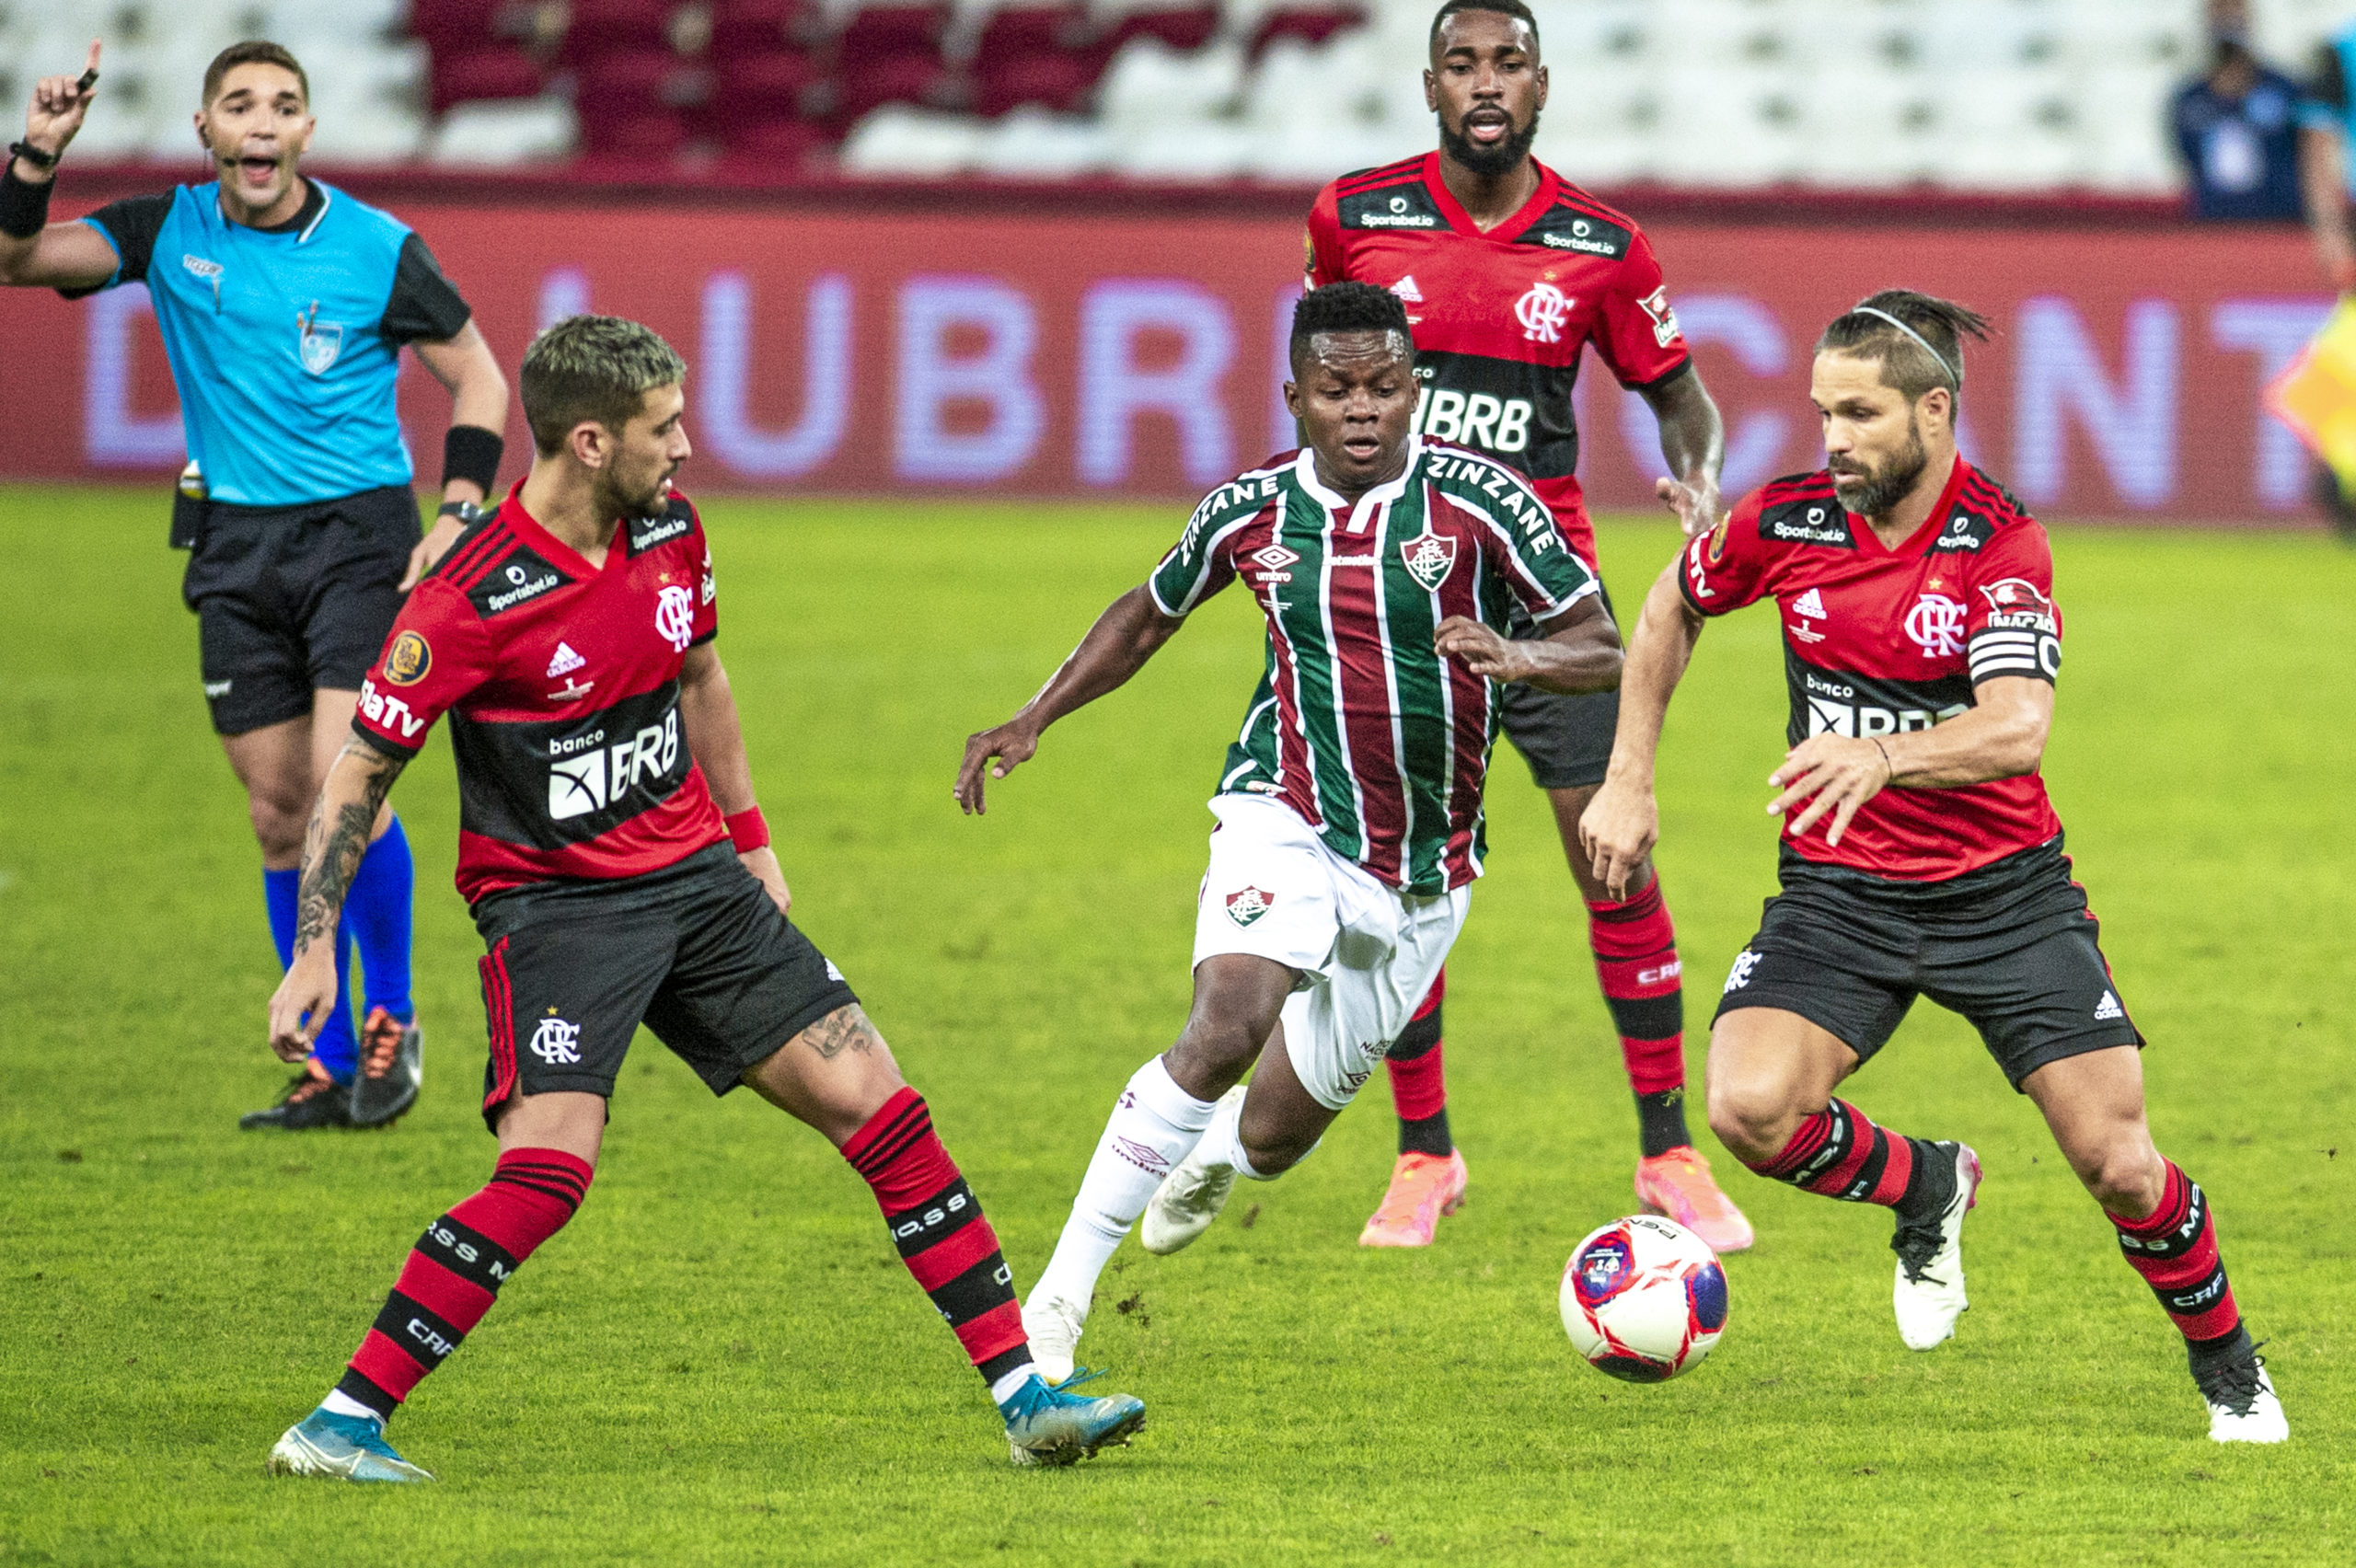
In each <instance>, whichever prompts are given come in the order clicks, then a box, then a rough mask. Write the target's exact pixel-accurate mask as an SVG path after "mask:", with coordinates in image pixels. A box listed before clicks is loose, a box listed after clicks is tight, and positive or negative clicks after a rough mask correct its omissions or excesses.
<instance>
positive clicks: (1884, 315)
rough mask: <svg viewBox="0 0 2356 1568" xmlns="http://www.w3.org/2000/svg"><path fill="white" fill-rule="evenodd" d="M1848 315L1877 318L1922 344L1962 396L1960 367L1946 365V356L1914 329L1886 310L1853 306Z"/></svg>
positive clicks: (1949, 382)
mask: <svg viewBox="0 0 2356 1568" xmlns="http://www.w3.org/2000/svg"><path fill="white" fill-rule="evenodd" d="M1849 314H1850V315H1852V316H1872V317H1878V318H1880V319H1881V320H1884V321H1887V322H1888V323H1889V324H1890V325H1891V326H1892V327H1895V328H1897V329H1899V330H1900V331H1901V332H1903V333H1905V334H1906V335H1907V336H1908V337H1910V338H1911V339H1913V340H1915V341H1916V342H1918V343H1920V344H1922V345H1923V352H1924V353H1926V354H1928V355H1930V356H1931V361H1932V363H1934V364H1936V365H1937V366H1938V367H1939V368H1940V369H1941V370H1944V371H1946V373H1947V381H1948V384H1949V385H1951V386H1953V387H1954V388H1955V390H1956V394H1957V396H1958V397H1960V396H1961V395H1962V393H1963V370H1962V367H1961V366H1959V365H1952V364H1949V363H1947V357H1946V355H1945V354H1943V353H1941V352H1939V351H1938V350H1936V349H1934V348H1933V347H1931V340H1930V339H1928V338H1925V337H1924V336H1923V334H1922V333H1920V332H1917V331H1916V330H1914V329H1913V328H1911V327H1909V326H1908V325H1906V323H1905V322H1903V321H1900V319H1899V318H1898V317H1895V316H1892V315H1891V314H1890V313H1889V312H1888V311H1887V310H1876V309H1875V308H1874V307H1873V306H1870V305H1860V306H1852V307H1851V308H1850V311H1849ZM1957 357H1958V358H1961V357H1962V356H1961V355H1958V356H1957Z"/></svg>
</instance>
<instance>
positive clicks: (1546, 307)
mask: <svg viewBox="0 0 2356 1568" xmlns="http://www.w3.org/2000/svg"><path fill="white" fill-rule="evenodd" d="M1570 313H1571V296H1570V295H1568V294H1565V293H1564V292H1563V291H1562V290H1560V289H1558V288H1556V287H1555V286H1554V285H1553V284H1552V283H1532V284H1530V292H1529V293H1528V294H1524V295H1522V296H1521V298H1519V300H1516V301H1515V302H1514V307H1513V314H1514V318H1515V319H1516V320H1518V321H1519V322H1520V323H1521V335H1522V336H1523V337H1525V338H1527V339H1529V340H1530V341H1531V342H1533V343H1559V342H1561V341H1562V340H1563V320H1564V318H1565V317H1567V316H1569V315H1570Z"/></svg>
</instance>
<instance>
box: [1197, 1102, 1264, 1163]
mask: <svg viewBox="0 0 2356 1568" xmlns="http://www.w3.org/2000/svg"><path fill="white" fill-rule="evenodd" d="M1195 1164H1197V1165H1224V1166H1226V1167H1227V1168H1228V1169H1229V1170H1232V1171H1234V1172H1235V1173H1236V1174H1237V1175H1238V1176H1246V1177H1249V1178H1251V1179H1252V1180H1253V1181H1254V1182H1265V1181H1269V1180H1271V1178H1269V1177H1266V1176H1263V1175H1262V1174H1261V1173H1260V1172H1259V1171H1258V1170H1254V1169H1253V1166H1252V1156H1251V1155H1250V1153H1249V1152H1247V1151H1246V1150H1245V1148H1244V1147H1243V1101H1242V1100H1240V1099H1239V1100H1232V1101H1220V1102H1219V1107H1218V1114H1216V1115H1214V1116H1213V1117H1212V1118H1211V1124H1210V1125H1209V1126H1208V1127H1206V1128H1205V1129H1203V1142H1202V1146H1201V1147H1199V1148H1197V1149H1195Z"/></svg>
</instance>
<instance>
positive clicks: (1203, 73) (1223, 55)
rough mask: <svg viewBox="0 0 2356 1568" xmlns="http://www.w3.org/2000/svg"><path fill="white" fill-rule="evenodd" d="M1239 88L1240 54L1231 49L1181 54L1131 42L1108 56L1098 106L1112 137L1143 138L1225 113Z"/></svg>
mask: <svg viewBox="0 0 2356 1568" xmlns="http://www.w3.org/2000/svg"><path fill="white" fill-rule="evenodd" d="M1242 88H1243V51H1242V49H1241V48H1239V47H1237V46H1236V45H1234V44H1231V43H1226V44H1214V45H1211V46H1209V47H1207V48H1205V49H1201V50H1197V51H1195V52H1193V53H1191V54H1182V53H1180V52H1177V51H1175V50H1173V49H1172V48H1171V47H1170V46H1169V45H1167V44H1165V43H1163V42H1162V41H1161V40H1160V39H1158V38H1151V37H1145V38H1136V39H1132V40H1130V41H1128V42H1127V43H1126V44H1123V45H1122V46H1121V51H1120V52H1119V53H1118V54H1115V55H1114V57H1113V63H1112V65H1111V66H1110V67H1109V68H1108V69H1107V70H1106V71H1105V73H1104V80H1103V83H1102V84H1101V85H1100V86H1099V87H1098V88H1097V107H1098V112H1100V113H1101V114H1102V115H1103V117H1104V122H1105V124H1106V125H1108V126H1110V127H1111V128H1112V129H1113V130H1114V131H1115V132H1117V133H1123V134H1125V135H1144V134H1149V133H1152V132H1154V131H1157V130H1160V129H1162V128H1164V127H1170V126H1175V127H1178V128H1179V129H1181V130H1184V128H1185V127H1187V126H1189V125H1192V124H1194V123H1196V122H1198V121H1208V120H1212V119H1215V118H1217V117H1218V116H1220V115H1224V114H1228V113H1230V112H1232V110H1234V108H1235V106H1236V104H1237V102H1238V100H1239V99H1240V98H1241V97H1242Z"/></svg>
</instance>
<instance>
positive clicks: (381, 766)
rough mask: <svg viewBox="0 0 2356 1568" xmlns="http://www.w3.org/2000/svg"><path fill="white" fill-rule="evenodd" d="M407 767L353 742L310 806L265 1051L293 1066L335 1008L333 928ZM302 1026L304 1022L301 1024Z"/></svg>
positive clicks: (339, 755) (340, 754) (338, 758)
mask: <svg viewBox="0 0 2356 1568" xmlns="http://www.w3.org/2000/svg"><path fill="white" fill-rule="evenodd" d="M407 766H408V764H407V763H405V762H403V761H401V760H400V759H399V758H397V757H391V756H387V755H385V754H384V753H383V752H380V751H378V750H377V749H376V748H375V746H372V745H370V744H368V743H367V742H365V741H364V740H361V739H359V738H358V737H357V736H355V737H353V738H352V739H351V740H348V741H346V742H344V743H343V750H341V752H338V753H337V754H336V759H335V763H334V765H333V766H332V767H329V769H328V778H327V782H326V783H325V784H323V785H321V786H320V787H319V798H318V801H317V802H315V803H314V804H313V805H312V807H311V825H310V828H309V830H308V831H307V832H306V834H305V835H304V837H303V877H302V881H301V882H300V884H299V887H298V891H297V892H296V894H295V960H294V962H293V963H290V964H288V965H287V967H286V978H285V979H283V980H282V981H280V982H279V986H278V990H277V993H276V994H275V995H273V996H272V997H271V998H270V1048H271V1050H273V1051H275V1052H277V1053H278V1055H279V1057H280V1059H281V1060H283V1061H288V1062H299V1061H301V1060H302V1059H303V1058H304V1057H305V1056H306V1055H309V1054H310V1049H311V1039H312V1037H313V1036H314V1035H316V1034H318V1032H319V1028H320V1026H321V1025H322V1024H324V1023H325V1022H326V1021H327V1017H328V1009H329V1008H330V1007H332V1006H334V1005H335V999H336V986H335V932H336V921H337V920H338V918H339V917H341V915H342V913H343V897H344V894H347V893H349V892H351V891H352V877H353V875H354V874H355V873H357V872H358V871H359V870H360V858H361V857H362V856H364V855H365V854H367V853H368V838H369V835H370V834H372V833H373V832H375V826H376V813H378V812H379V811H381V810H382V809H383V808H384V804H385V797H386V796H387V794H389V793H391V792H392V788H393V780H394V779H396V778H399V777H400V776H401V769H402V768H403V767H407ZM306 1016H307V1018H308V1020H309V1021H308V1022H306V1021H305V1019H306Z"/></svg>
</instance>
